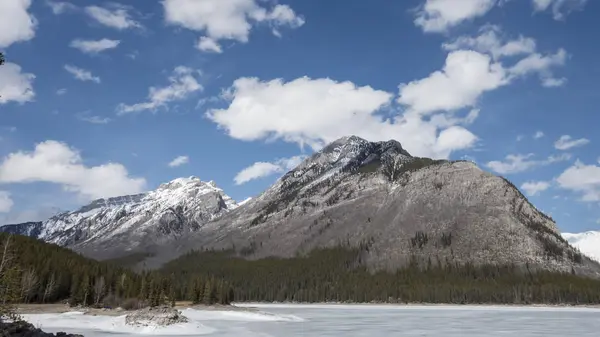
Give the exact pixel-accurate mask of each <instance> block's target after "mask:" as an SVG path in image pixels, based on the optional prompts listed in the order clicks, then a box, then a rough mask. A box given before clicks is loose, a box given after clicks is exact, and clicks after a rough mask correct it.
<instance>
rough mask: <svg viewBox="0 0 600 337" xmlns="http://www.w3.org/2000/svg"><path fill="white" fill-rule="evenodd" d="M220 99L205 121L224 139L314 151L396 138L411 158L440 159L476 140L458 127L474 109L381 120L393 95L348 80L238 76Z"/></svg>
mask: <svg viewBox="0 0 600 337" xmlns="http://www.w3.org/2000/svg"><path fill="white" fill-rule="evenodd" d="M222 98H223V99H225V100H227V101H229V106H228V107H227V108H225V109H212V110H209V111H208V112H207V114H206V115H207V117H208V118H209V119H211V120H212V121H214V122H215V123H217V124H218V125H219V127H221V128H223V129H224V130H225V131H226V132H227V133H228V134H229V136H231V137H233V138H236V139H240V140H246V141H253V140H261V139H268V140H275V139H282V140H284V141H287V142H292V143H297V144H299V145H300V146H301V147H303V146H305V145H308V146H310V147H312V148H313V149H314V150H318V149H320V148H321V147H323V146H324V145H325V144H326V143H329V142H332V141H334V140H336V139H338V138H340V137H343V136H347V135H350V134H353V135H357V136H360V137H363V138H365V139H369V140H372V141H377V140H389V139H397V140H399V141H401V142H402V143H403V144H404V145H405V147H406V148H407V150H408V151H410V152H411V153H413V154H416V155H420V156H430V157H436V158H437V157H444V158H445V157H447V156H448V155H449V153H450V152H452V151H453V150H457V149H459V148H465V147H469V146H471V145H472V144H473V143H474V142H475V140H476V139H477V137H475V136H474V135H473V134H472V133H470V132H469V131H468V130H466V129H465V128H464V127H462V126H459V125H457V123H468V122H471V121H472V119H473V118H475V117H476V115H477V112H475V111H473V112H471V113H469V116H467V117H465V118H453V114H451V113H448V114H444V115H441V114H440V115H434V116H431V118H430V120H428V121H425V120H424V119H423V118H422V115H420V114H419V113H415V112H407V113H405V114H402V115H401V114H397V113H394V115H393V116H391V117H390V118H385V117H383V116H381V115H380V114H378V112H380V111H381V109H383V108H388V107H390V104H391V103H392V98H393V94H391V93H388V92H385V91H381V90H376V89H373V88H371V87H369V86H363V87H359V86H357V85H355V84H354V83H352V82H336V81H334V80H332V79H311V78H308V77H302V78H298V79H295V80H293V81H290V82H284V81H283V80H281V79H276V80H271V81H261V80H259V79H257V78H240V79H238V80H236V81H235V82H234V83H233V85H232V86H231V87H230V88H229V89H228V90H226V91H225V94H224V95H223V96H222Z"/></svg>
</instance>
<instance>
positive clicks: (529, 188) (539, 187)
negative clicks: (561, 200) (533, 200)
mask: <svg viewBox="0 0 600 337" xmlns="http://www.w3.org/2000/svg"><path fill="white" fill-rule="evenodd" d="M549 188H550V183H549V182H547V181H528V182H526V183H524V184H523V185H521V189H522V190H524V191H525V193H526V194H527V195H528V196H536V195H539V194H540V193H541V192H544V191H545V190H547V189H549Z"/></svg>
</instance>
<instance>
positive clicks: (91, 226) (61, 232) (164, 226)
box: [0, 177, 237, 259]
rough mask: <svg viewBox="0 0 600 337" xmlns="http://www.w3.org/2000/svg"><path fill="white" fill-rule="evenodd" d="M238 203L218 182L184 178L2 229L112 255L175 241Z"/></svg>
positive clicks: (98, 254) (97, 255) (97, 254)
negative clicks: (145, 191)
mask: <svg viewBox="0 0 600 337" xmlns="http://www.w3.org/2000/svg"><path fill="white" fill-rule="evenodd" d="M236 207H237V204H236V203H235V201H233V200H232V199H231V198H230V197H229V196H227V195H226V194H224V193H223V191H222V190H221V189H219V188H218V187H217V186H216V185H215V183H214V182H212V181H211V182H208V183H206V182H203V181H201V180H200V179H198V178H196V177H190V178H179V179H175V180H173V181H171V182H169V183H166V184H162V185H160V186H159V187H158V188H157V189H156V190H154V191H151V192H148V193H145V194H138V195H130V196H123V197H116V198H109V199H99V200H95V201H93V202H92V203H90V204H89V205H86V206H84V207H82V208H80V209H79V210H77V211H74V212H66V213H62V214H58V215H56V216H54V217H52V218H50V219H48V220H47V221H44V222H43V223H41V224H35V225H31V224H20V225H10V226H5V227H2V228H0V230H2V231H13V232H14V233H17V234H26V235H29V236H33V237H35V238H39V239H41V240H44V241H46V242H50V243H56V244H59V245H61V246H66V247H69V248H73V249H75V250H77V251H80V252H82V253H84V254H86V255H88V256H92V257H94V258H100V259H106V258H114V257H119V256H123V255H126V254H128V252H131V251H139V250H144V249H145V247H146V246H152V245H159V244H161V243H163V242H167V241H169V242H170V241H172V240H175V239H176V238H177V237H179V236H181V235H184V234H185V233H187V232H193V231H196V230H198V229H199V228H200V227H201V226H202V225H203V224H204V223H206V222H209V221H211V220H214V219H216V218H218V217H220V216H222V215H223V214H225V213H227V212H229V211H230V210H232V209H235V208H236ZM32 226H33V227H32ZM31 228H33V229H31ZM28 231H29V232H28Z"/></svg>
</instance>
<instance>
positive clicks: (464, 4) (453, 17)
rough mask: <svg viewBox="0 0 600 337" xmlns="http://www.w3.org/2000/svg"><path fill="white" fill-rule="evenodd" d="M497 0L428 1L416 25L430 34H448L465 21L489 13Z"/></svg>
mask: <svg viewBox="0 0 600 337" xmlns="http://www.w3.org/2000/svg"><path fill="white" fill-rule="evenodd" d="M495 4H496V0H426V1H425V4H424V5H423V6H422V7H421V8H420V10H419V11H418V12H417V17H416V19H415V24H416V25H417V26H419V27H421V28H422V29H423V31H424V32H428V33H441V32H446V31H448V30H449V29H450V28H452V27H454V26H457V25H459V24H461V23H463V22H465V21H469V20H472V19H474V18H477V17H481V16H483V15H485V14H486V13H487V12H489V11H490V10H491V9H492V8H493V7H494V5H495Z"/></svg>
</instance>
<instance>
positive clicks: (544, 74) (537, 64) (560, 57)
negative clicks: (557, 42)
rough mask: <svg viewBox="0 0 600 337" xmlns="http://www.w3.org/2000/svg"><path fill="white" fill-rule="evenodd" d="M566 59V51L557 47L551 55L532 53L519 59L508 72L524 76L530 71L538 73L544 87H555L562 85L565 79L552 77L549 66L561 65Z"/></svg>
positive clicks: (530, 72)
mask: <svg viewBox="0 0 600 337" xmlns="http://www.w3.org/2000/svg"><path fill="white" fill-rule="evenodd" d="M566 59H567V52H566V51H565V50H564V49H562V48H561V49H559V50H558V51H557V52H556V53H555V54H553V55H545V56H544V55H541V54H539V53H534V54H531V55H529V56H527V57H526V58H524V59H521V60H520V61H519V62H517V64H515V65H514V66H512V67H510V68H509V72H510V73H511V74H512V75H513V76H517V77H518V76H526V75H529V74H532V73H535V74H538V75H539V76H540V79H541V80H542V85H544V86H546V87H555V86H560V85H563V84H564V83H565V82H566V80H565V79H556V78H554V77H553V75H552V72H551V70H550V69H551V68H552V67H555V66H562V65H564V64H565V62H566Z"/></svg>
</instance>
